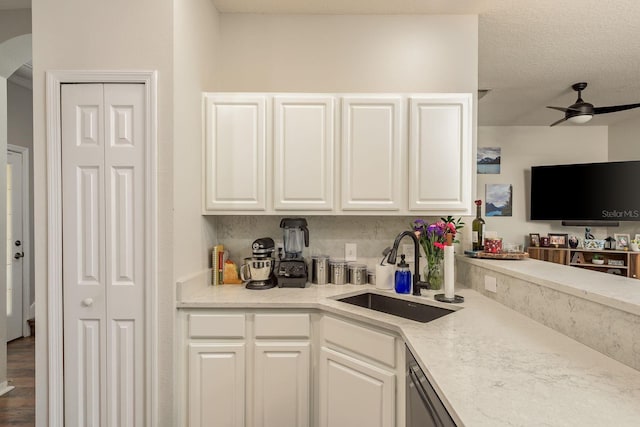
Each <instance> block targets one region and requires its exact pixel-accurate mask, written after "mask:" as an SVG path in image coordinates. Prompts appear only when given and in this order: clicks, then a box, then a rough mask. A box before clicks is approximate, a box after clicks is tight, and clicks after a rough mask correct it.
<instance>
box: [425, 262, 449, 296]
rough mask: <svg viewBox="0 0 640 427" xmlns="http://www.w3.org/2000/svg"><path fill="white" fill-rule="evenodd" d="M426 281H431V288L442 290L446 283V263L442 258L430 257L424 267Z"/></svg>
mask: <svg viewBox="0 0 640 427" xmlns="http://www.w3.org/2000/svg"><path fill="white" fill-rule="evenodd" d="M424 278H425V282H427V283H429V289H433V290H440V289H442V285H443V284H444V263H443V260H442V259H440V258H437V259H430V260H428V262H427V265H426V266H425V267H424Z"/></svg>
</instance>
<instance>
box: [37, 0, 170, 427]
mask: <svg viewBox="0 0 640 427" xmlns="http://www.w3.org/2000/svg"><path fill="white" fill-rule="evenodd" d="M32 15H33V96H34V98H33V115H34V171H35V177H34V178H35V179H34V199H35V200H34V211H35V217H34V230H35V233H34V234H35V262H36V270H35V283H36V301H38V303H37V304H36V307H37V308H36V319H37V323H38V331H39V332H38V334H36V346H37V348H39V349H40V350H39V351H38V352H37V354H36V405H37V407H36V411H37V412H36V413H37V419H38V425H47V424H48V422H47V419H46V416H47V406H46V404H47V400H46V399H47V387H48V384H47V376H48V372H47V335H46V331H47V323H46V320H47V312H46V301H47V277H46V266H47V239H46V236H47V205H46V200H47V197H46V191H47V179H46V174H45V173H46V153H47V147H46V138H45V118H46V112H45V71H47V70H73V69H76V70H113V69H125V70H140V69H142V70H157V71H158V106H157V118H158V129H157V131H158V132H157V134H158V187H159V194H158V215H159V217H158V228H159V230H160V233H159V236H158V237H159V238H158V247H157V252H158V266H159V271H158V276H157V277H158V283H157V291H158V293H157V296H158V311H159V313H158V321H157V324H156V326H157V328H158V330H159V331H160V336H159V337H158V348H157V352H158V366H157V369H158V371H159V372H161V373H162V375H160V376H159V378H158V387H157V390H153V391H152V392H157V393H158V399H159V414H158V415H159V417H158V425H167V426H169V425H172V424H173V423H172V408H173V389H174V387H173V377H172V375H171V374H170V373H171V372H172V369H173V348H174V347H173V344H174V342H173V317H174V313H175V292H174V286H173V245H172V239H173V232H172V228H173V217H172V215H173V214H172V211H173V1H171V0H138V1H128V0H112V1H108V2H95V1H91V2H87V1H84V0H65V1H64V2H52V1H49V0H33V1H32ZM40 302H41V303H40Z"/></svg>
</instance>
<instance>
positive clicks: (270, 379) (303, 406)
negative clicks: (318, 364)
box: [253, 342, 311, 427]
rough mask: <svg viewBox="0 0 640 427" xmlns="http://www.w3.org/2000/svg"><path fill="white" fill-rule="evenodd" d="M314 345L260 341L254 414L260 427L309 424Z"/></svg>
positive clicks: (256, 347)
mask: <svg viewBox="0 0 640 427" xmlns="http://www.w3.org/2000/svg"><path fill="white" fill-rule="evenodd" d="M310 362H311V344H310V343H309V342H291V343H287V342H279V343H270V342H256V344H255V352H254V366H255V369H254V374H253V388H254V393H253V395H254V399H253V416H254V425H255V426H256V427H282V426H296V427H307V426H309V416H310V411H309V408H310V398H311V397H310V393H309V392H310V390H309V385H310V381H309V379H310V377H311V372H310V371H311V363H310Z"/></svg>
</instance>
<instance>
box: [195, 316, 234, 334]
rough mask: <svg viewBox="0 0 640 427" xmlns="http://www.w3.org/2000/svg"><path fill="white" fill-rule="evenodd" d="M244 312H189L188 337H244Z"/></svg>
mask: <svg viewBox="0 0 640 427" xmlns="http://www.w3.org/2000/svg"><path fill="white" fill-rule="evenodd" d="M244 336H245V320H244V314H190V315H189V337H190V338H244Z"/></svg>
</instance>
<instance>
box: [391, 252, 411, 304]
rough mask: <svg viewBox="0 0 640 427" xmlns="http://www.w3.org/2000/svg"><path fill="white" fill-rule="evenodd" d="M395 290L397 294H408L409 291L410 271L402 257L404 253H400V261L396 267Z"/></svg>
mask: <svg viewBox="0 0 640 427" xmlns="http://www.w3.org/2000/svg"><path fill="white" fill-rule="evenodd" d="M395 279H396V280H395V287H396V292H397V293H399V294H408V293H409V292H411V271H410V270H409V264H407V261H405V259H404V254H402V255H400V262H399V263H398V266H397V268H396V277H395Z"/></svg>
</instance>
